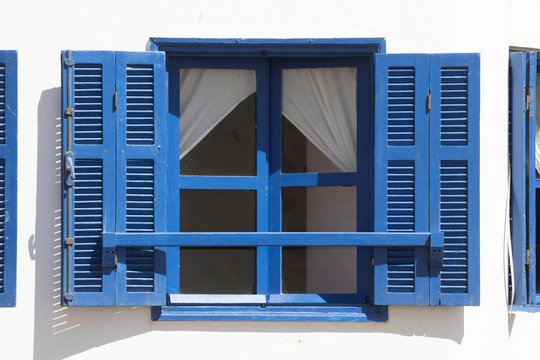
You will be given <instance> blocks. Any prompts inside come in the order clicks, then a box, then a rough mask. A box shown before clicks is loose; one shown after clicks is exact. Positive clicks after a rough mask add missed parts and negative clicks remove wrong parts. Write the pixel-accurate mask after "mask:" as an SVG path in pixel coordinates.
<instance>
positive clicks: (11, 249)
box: [0, 50, 18, 307]
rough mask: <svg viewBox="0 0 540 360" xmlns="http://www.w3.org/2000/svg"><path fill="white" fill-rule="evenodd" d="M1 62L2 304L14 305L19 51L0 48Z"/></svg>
mask: <svg viewBox="0 0 540 360" xmlns="http://www.w3.org/2000/svg"><path fill="white" fill-rule="evenodd" d="M0 62H5V64H6V65H5V67H6V105H5V106H6V110H7V111H6V113H5V116H6V132H7V134H9V135H8V136H7V137H6V143H5V145H3V146H5V149H6V150H5V151H6V153H5V186H6V189H8V188H9V191H6V192H5V204H6V209H5V212H6V213H5V218H6V222H5V237H4V240H5V245H4V246H5V248H4V292H3V293H0V307H15V305H16V289H17V114H18V106H17V102H18V94H17V88H18V85H17V82H18V77H17V71H18V61H17V51H16V50H2V51H0Z"/></svg>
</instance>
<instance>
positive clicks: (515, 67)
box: [510, 52, 536, 305]
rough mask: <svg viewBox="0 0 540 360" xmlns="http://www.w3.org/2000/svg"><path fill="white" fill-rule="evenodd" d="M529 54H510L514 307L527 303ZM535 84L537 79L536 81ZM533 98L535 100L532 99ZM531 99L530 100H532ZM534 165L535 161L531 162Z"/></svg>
mask: <svg viewBox="0 0 540 360" xmlns="http://www.w3.org/2000/svg"><path fill="white" fill-rule="evenodd" d="M527 67H528V53H526V52H512V53H510V71H511V72H512V83H511V85H510V86H511V88H512V100H511V101H512V119H511V126H512V130H511V131H512V138H511V151H512V166H511V171H512V181H511V202H512V213H511V217H512V256H513V262H514V276H513V278H512V279H511V280H512V290H511V291H512V292H513V296H514V303H515V304H516V305H525V304H527V303H528V301H527V271H526V262H527V260H526V257H527V253H526V250H527V237H528V236H527V235H528V234H527V209H526V204H527V197H528V195H529V191H528V186H527V185H528V184H527V171H528V169H527V166H526V162H527V160H526V159H527V144H528V141H527V109H526V98H525V96H526V94H527V92H528V90H529V79H528V78H527V73H528V71H527V70H528V69H527ZM535 81H536V79H535ZM533 99H534V97H533ZM531 100H532V99H531ZM533 166H534V162H533Z"/></svg>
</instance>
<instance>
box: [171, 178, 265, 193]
mask: <svg viewBox="0 0 540 360" xmlns="http://www.w3.org/2000/svg"><path fill="white" fill-rule="evenodd" d="M259 183H260V181H259V180H258V178H257V177H256V176H199V175H181V176H180V178H179V181H178V186H179V188H180V189H202V190H216V189H221V190H227V189H230V190H255V189H257V186H258V185H259Z"/></svg>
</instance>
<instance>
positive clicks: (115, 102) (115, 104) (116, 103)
mask: <svg viewBox="0 0 540 360" xmlns="http://www.w3.org/2000/svg"><path fill="white" fill-rule="evenodd" d="M113 104H114V111H116V109H117V108H118V93H117V92H116V85H115V86H114V97H113Z"/></svg>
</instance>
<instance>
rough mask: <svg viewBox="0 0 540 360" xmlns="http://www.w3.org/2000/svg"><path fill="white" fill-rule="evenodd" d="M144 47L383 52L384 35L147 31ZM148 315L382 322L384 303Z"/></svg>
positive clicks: (197, 53) (234, 53)
mask: <svg viewBox="0 0 540 360" xmlns="http://www.w3.org/2000/svg"><path fill="white" fill-rule="evenodd" d="M146 50H147V51H164V52H165V53H166V55H167V57H170V56H181V57H207V58H211V57H231V58H234V57H273V56H276V57H277V56H279V57H298V56H302V57H332V58H335V57H354V56H359V55H366V54H375V53H385V52H386V40H385V39H384V38H327V39H240V38H228V39H215V38H214V39H212V38H206V39H203V38H161V37H151V38H149V40H148V43H147V46H146ZM151 314H152V316H151V318H152V320H153V321H291V322H294V321H300V322H312V321H313V322H386V321H388V306H385V305H382V306H378V305H372V304H358V305H339V304H336V305H319V306H314V305H277V306H265V307H261V306H253V305H251V306H245V305H244V306H227V305H219V304H216V305H209V304H208V305H199V306H194V305H191V306H170V305H167V306H154V307H152V311H151Z"/></svg>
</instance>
